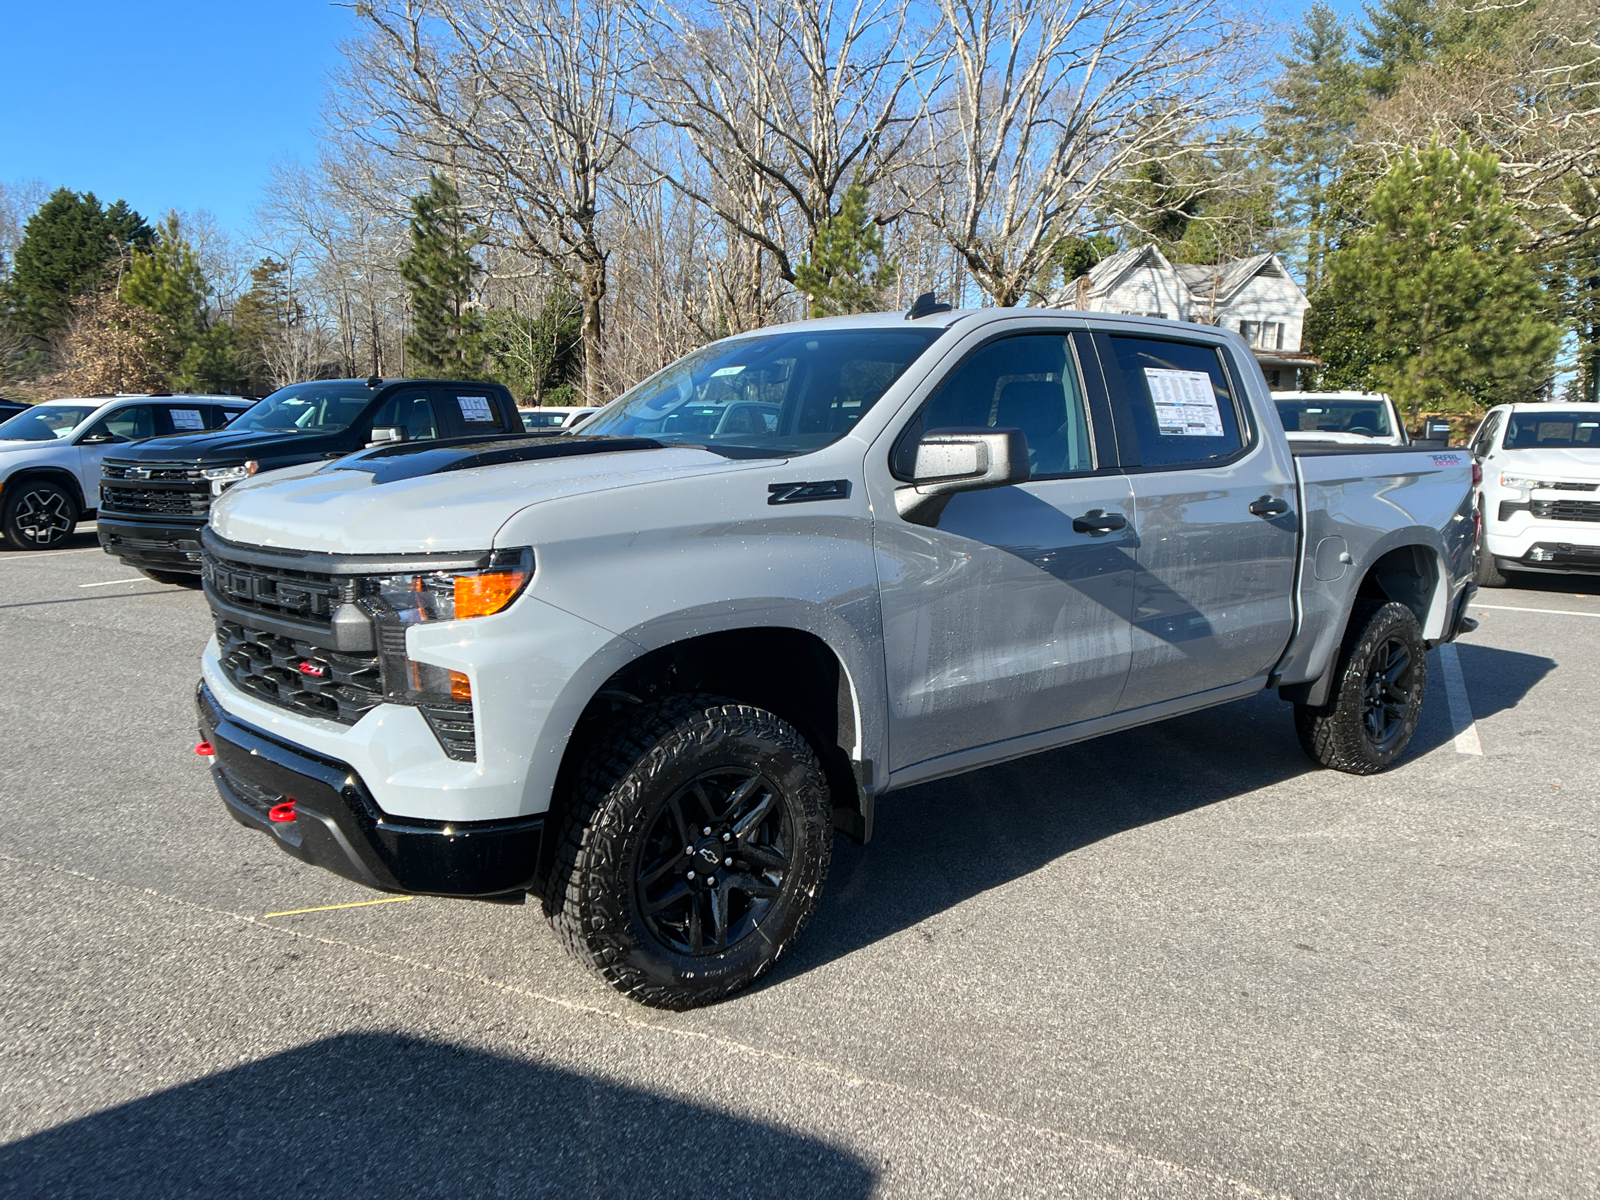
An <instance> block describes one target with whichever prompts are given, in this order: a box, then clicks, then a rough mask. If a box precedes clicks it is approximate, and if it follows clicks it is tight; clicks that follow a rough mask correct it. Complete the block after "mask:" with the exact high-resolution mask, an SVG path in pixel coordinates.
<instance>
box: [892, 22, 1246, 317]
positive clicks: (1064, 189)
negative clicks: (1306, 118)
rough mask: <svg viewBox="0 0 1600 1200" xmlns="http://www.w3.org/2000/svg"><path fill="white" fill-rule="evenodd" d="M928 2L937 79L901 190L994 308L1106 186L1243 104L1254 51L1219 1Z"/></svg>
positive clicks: (1013, 293) (1010, 299)
mask: <svg viewBox="0 0 1600 1200" xmlns="http://www.w3.org/2000/svg"><path fill="white" fill-rule="evenodd" d="M938 5H939V10H940V12H941V13H942V15H943V17H944V26H943V37H944V42H943V46H944V51H945V54H946V55H947V58H948V62H949V64H950V67H951V70H950V81H949V84H948V86H947V87H946V86H933V87H929V86H926V85H924V86H923V87H922V89H921V94H922V100H923V115H924V120H923V122H922V124H921V133H922V136H923V137H924V138H925V139H926V144H925V146H924V148H923V154H924V158H925V160H926V161H927V162H928V163H929V164H931V165H932V170H931V177H930V178H929V180H928V182H927V184H926V186H925V187H924V189H923V190H922V191H920V192H917V193H912V194H909V195H908V196H907V198H906V199H907V203H908V204H909V205H910V206H911V207H913V208H915V209H916V210H917V211H918V212H919V213H921V214H922V215H923V216H924V217H925V218H926V220H927V221H928V222H929V224H930V225H931V226H932V227H933V228H934V229H935V230H936V231H937V232H938V234H939V236H941V237H942V238H944V239H945V240H946V241H947V242H948V243H949V245H950V246H951V247H952V248H953V249H954V250H955V251H956V253H957V254H959V255H960V257H961V259H962V260H963V262H964V263H965V264H966V266H967V268H968V270H969V271H970V272H971V275H972V278H973V280H974V281H975V282H976V283H977V284H978V286H979V287H980V288H981V289H982V290H983V291H984V292H985V293H986V294H987V295H988V296H990V297H991V298H992V299H993V300H994V302H995V303H997V304H1001V305H1014V304H1017V303H1019V302H1020V301H1021V300H1022V299H1023V297H1024V296H1025V295H1026V294H1027V293H1028V292H1029V291H1030V289H1032V288H1033V287H1034V285H1035V281H1036V279H1037V278H1038V277H1039V276H1040V274H1041V272H1042V271H1044V270H1045V269H1046V267H1047V266H1048V265H1049V263H1050V261H1051V257H1052V255H1053V253H1054V251H1055V249H1056V246H1057V244H1058V243H1059V242H1060V241H1062V240H1063V239H1064V238H1066V237H1069V236H1072V235H1073V234H1074V233H1076V232H1078V231H1079V229H1080V228H1081V226H1082V225H1083V224H1084V221H1085V218H1086V217H1087V216H1088V215H1089V214H1090V213H1091V212H1092V210H1093V209H1094V207H1095V206H1096V205H1097V204H1099V203H1100V202H1102V201H1103V199H1104V198H1105V196H1106V195H1107V194H1108V191H1109V188H1110V186H1111V185H1112V184H1113V183H1114V182H1116V181H1117V180H1119V179H1121V178H1123V177H1125V176H1126V175H1127V174H1129V173H1130V172H1132V171H1133V170H1135V169H1136V168H1138V167H1139V166H1141V165H1142V164H1145V163H1150V162H1157V161H1161V160H1162V159H1164V158H1167V157H1170V156H1173V155H1176V154H1183V153H1187V152H1188V151H1187V150H1185V149H1184V148H1183V147H1184V146H1185V144H1186V143H1190V142H1192V140H1193V139H1195V138H1196V137H1198V136H1200V135H1201V134H1203V133H1204V132H1205V131H1206V130H1207V129H1209V128H1212V127H1214V126H1216V125H1217V124H1218V123H1219V122H1221V121H1223V120H1224V119H1226V118H1227V117H1229V116H1231V115H1233V114H1235V113H1238V112H1240V111H1242V110H1243V108H1244V106H1245V104H1246V103H1247V95H1248V90H1247V89H1246V88H1245V87H1244V86H1243V82H1244V78H1245V77H1246V76H1247V75H1248V74H1249V72H1251V71H1252V70H1254V69H1255V62H1256V61H1258V56H1256V55H1255V54H1254V53H1253V48H1252V45H1251V39H1250V38H1249V37H1247V36H1245V35H1244V34H1243V33H1242V31H1241V30H1240V29H1238V28H1236V27H1235V26H1234V25H1233V24H1232V23H1230V21H1229V20H1228V18H1227V17H1226V16H1225V15H1224V13H1223V10H1222V7H1221V5H1220V3H1219V2H1218V0H1193V2H1192V0H938ZM942 82H943V81H942V80H940V79H938V78H937V77H935V83H936V84H942Z"/></svg>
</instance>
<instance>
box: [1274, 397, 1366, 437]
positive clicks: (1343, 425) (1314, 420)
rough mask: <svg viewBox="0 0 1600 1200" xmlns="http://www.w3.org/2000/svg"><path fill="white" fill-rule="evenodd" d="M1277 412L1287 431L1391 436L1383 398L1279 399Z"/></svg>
mask: <svg viewBox="0 0 1600 1200" xmlns="http://www.w3.org/2000/svg"><path fill="white" fill-rule="evenodd" d="M1277 405H1278V416H1279V417H1281V418H1282V419H1283V427H1284V429H1285V430H1287V431H1288V432H1290V433H1354V434H1359V435H1360V436H1362V437H1373V438H1377V437H1392V436H1393V434H1394V429H1393V428H1392V427H1391V426H1390V424H1389V406H1388V405H1387V404H1385V403H1384V402H1383V401H1382V400H1279V401H1277Z"/></svg>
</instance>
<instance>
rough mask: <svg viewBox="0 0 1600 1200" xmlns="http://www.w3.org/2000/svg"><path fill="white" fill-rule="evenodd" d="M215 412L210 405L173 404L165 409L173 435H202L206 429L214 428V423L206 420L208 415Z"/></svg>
mask: <svg viewBox="0 0 1600 1200" xmlns="http://www.w3.org/2000/svg"><path fill="white" fill-rule="evenodd" d="M215 411H216V409H215V407H214V406H213V405H210V404H203V405H202V404H196V405H192V406H185V405H177V404H174V405H171V406H169V407H168V408H167V420H169V421H171V422H172V432H173V433H203V432H204V431H205V430H206V429H207V428H213V427H215V422H214V421H208V420H207V419H206V416H207V414H208V413H211V412H215Z"/></svg>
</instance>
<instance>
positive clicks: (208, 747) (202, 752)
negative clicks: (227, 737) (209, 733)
mask: <svg viewBox="0 0 1600 1200" xmlns="http://www.w3.org/2000/svg"><path fill="white" fill-rule="evenodd" d="M194 752H195V753H196V754H198V755H199V756H200V757H201V758H210V757H211V756H212V755H213V754H215V753H216V752H217V751H216V747H214V746H213V745H212V744H211V743H210V742H201V743H200V744H199V745H198V746H196V747H195V748H194Z"/></svg>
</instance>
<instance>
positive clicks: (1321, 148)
mask: <svg viewBox="0 0 1600 1200" xmlns="http://www.w3.org/2000/svg"><path fill="white" fill-rule="evenodd" d="M1289 46H1290V51H1291V53H1290V54H1288V55H1286V56H1284V57H1282V58H1280V59H1279V60H1278V61H1279V62H1280V63H1281V64H1282V65H1283V73H1282V74H1281V75H1280V76H1279V77H1278V78H1277V79H1276V80H1275V81H1274V82H1273V84H1272V96H1273V98H1272V102H1271V103H1270V104H1268V106H1267V110H1266V120H1265V123H1264V131H1263V132H1264V137H1263V145H1264V149H1265V151H1266V153H1267V154H1268V156H1269V157H1270V158H1271V159H1272V160H1273V161H1274V162H1275V163H1276V164H1277V165H1278V169H1279V172H1280V176H1281V179H1282V192H1281V196H1280V203H1281V206H1282V212H1283V216H1284V218H1285V220H1286V222H1287V223H1288V224H1290V225H1293V226H1298V227H1299V228H1301V229H1303V230H1304V231H1305V233H1304V242H1303V243H1302V248H1301V251H1300V254H1299V255H1298V256H1297V257H1298V258H1299V260H1300V261H1299V263H1298V264H1297V265H1299V266H1300V268H1301V271H1302V273H1303V276H1304V278H1305V282H1306V287H1307V288H1308V289H1315V288H1316V286H1317V285H1318V283H1320V282H1321V279H1322V260H1323V256H1324V254H1325V252H1326V240H1327V239H1326V226H1325V220H1326V209H1327V197H1328V189H1329V188H1330V187H1331V186H1332V185H1333V182H1334V180H1335V179H1337V178H1338V176H1339V174H1340V172H1341V170H1342V169H1343V167H1344V164H1345V161H1346V159H1347V157H1348V155H1349V153H1350V148H1351V143H1352V140H1353V138H1354V135H1355V128H1356V121H1357V120H1358V119H1359V118H1360V116H1361V112H1362V110H1363V109H1364V107H1365V104H1366V97H1365V93H1364V90H1363V84H1362V77H1361V69H1360V68H1359V67H1358V66H1357V65H1356V64H1355V61H1354V60H1353V59H1352V58H1351V56H1350V37H1349V34H1348V33H1347V32H1346V30H1345V26H1344V22H1343V21H1342V20H1341V19H1340V17H1339V16H1338V14H1337V13H1335V12H1334V11H1333V9H1331V8H1329V7H1328V6H1327V5H1325V4H1322V3H1320V2H1318V3H1314V4H1312V6H1311V8H1310V9H1309V10H1307V12H1306V19H1305V25H1304V27H1302V28H1301V29H1299V30H1297V31H1296V32H1295V33H1294V34H1293V35H1292V36H1291V38H1290V42H1289Z"/></svg>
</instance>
